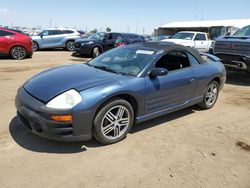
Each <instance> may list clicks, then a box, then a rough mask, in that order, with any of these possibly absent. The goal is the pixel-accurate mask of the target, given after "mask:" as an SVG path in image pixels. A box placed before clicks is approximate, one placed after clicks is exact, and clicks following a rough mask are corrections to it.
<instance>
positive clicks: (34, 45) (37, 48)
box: [32, 41, 39, 52]
mask: <svg viewBox="0 0 250 188" xmlns="http://www.w3.org/2000/svg"><path fill="white" fill-rule="evenodd" d="M32 49H33V52H35V51H37V50H39V45H38V44H37V42H35V41H33V44H32Z"/></svg>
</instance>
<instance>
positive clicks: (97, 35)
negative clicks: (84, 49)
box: [88, 32, 105, 40]
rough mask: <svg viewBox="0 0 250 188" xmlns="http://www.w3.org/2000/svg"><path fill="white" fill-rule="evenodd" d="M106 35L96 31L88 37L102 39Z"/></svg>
mask: <svg viewBox="0 0 250 188" xmlns="http://www.w3.org/2000/svg"><path fill="white" fill-rule="evenodd" d="M104 35H105V33H100V32H99V33H94V34H92V35H91V36H89V37H88V39H94V40H96V39H98V40H102V39H103V38H104Z"/></svg>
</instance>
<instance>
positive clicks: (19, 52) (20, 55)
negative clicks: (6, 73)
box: [12, 47, 26, 59]
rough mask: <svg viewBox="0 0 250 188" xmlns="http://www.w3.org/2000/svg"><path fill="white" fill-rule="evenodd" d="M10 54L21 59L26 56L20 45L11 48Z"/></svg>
mask: <svg viewBox="0 0 250 188" xmlns="http://www.w3.org/2000/svg"><path fill="white" fill-rule="evenodd" d="M12 56H13V58H14V59H23V58H25V56H26V51H25V50H24V49H23V48H22V47H15V48H14V49H13V50H12Z"/></svg>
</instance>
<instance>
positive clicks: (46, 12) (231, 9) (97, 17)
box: [0, 0, 250, 34]
mask: <svg viewBox="0 0 250 188" xmlns="http://www.w3.org/2000/svg"><path fill="white" fill-rule="evenodd" d="M232 2H234V3H232ZM249 8H250V0H237V1H228V0H227V1H226V0H189V1H183V0H179V1H178V0H174V1H173V0H154V1H152V0H144V1H143V0H74V1H73V0H72V1H69V0H42V1H35V0H1V3H0V25H4V26H5V25H8V26H11V25H14V26H26V27H34V26H42V27H43V28H46V27H50V25H51V26H52V27H76V28H78V29H83V30H86V29H87V30H88V31H90V30H92V29H95V28H96V29H98V30H99V31H100V30H105V29H106V28H107V27H110V28H111V29H112V31H120V32H122V31H123V32H137V33H140V34H142V33H145V34H151V33H152V32H153V29H154V28H157V26H160V25H162V24H166V23H169V22H173V21H192V20H216V19H250V10H249Z"/></svg>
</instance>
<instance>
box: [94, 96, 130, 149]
mask: <svg viewBox="0 0 250 188" xmlns="http://www.w3.org/2000/svg"><path fill="white" fill-rule="evenodd" d="M133 122H134V111H133V108H132V106H131V104H130V103H129V102H127V101H125V100H123V99H120V98H117V99H114V100H111V101H109V102H108V103H106V104H105V105H104V106H103V107H102V108H101V109H100V110H99V112H98V113H97V115H96V116H95V119H94V127H93V128H94V130H93V133H94V137H95V138H96V139H97V140H98V141H99V142H100V143H102V144H113V143H116V142H119V141H121V140H122V139H124V138H125V137H126V135H127V133H128V132H129V130H130V129H131V127H132V124H133Z"/></svg>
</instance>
